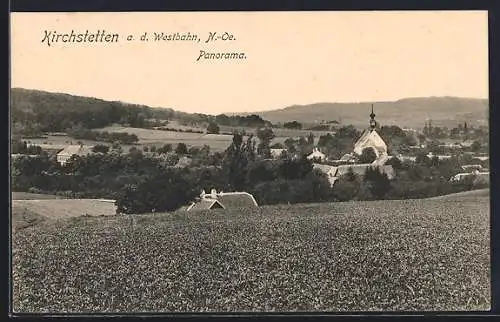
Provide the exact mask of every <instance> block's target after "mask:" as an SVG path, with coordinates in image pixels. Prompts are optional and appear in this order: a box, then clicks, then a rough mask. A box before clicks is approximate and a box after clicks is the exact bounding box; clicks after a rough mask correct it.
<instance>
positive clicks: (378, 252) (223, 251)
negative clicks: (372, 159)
mask: <svg viewBox="0 0 500 322" xmlns="http://www.w3.org/2000/svg"><path fill="white" fill-rule="evenodd" d="M488 207H489V198H487V197H476V198H475V199H474V200H472V199H467V200H465V201H457V200H453V201H446V200H406V201H376V202H346V203H334V204H316V205H300V206H299V205H297V206H274V207H263V208H261V209H259V210H255V211H251V212H250V211H245V212H244V213H243V212H238V211H232V212H228V211H219V212H212V213H210V212H207V213H177V214H173V215H172V214H170V215H169V214H157V215H154V216H153V215H143V216H135V217H121V216H118V217H104V218H71V219H68V220H59V221H56V222H55V223H51V224H45V223H41V224H40V225H38V226H37V227H31V228H28V229H24V230H22V231H20V232H19V233H18V234H17V235H16V238H15V243H14V247H15V250H16V251H15V253H14V258H13V263H14V309H15V311H18V312H19V311H33V312H42V311H43V312H49V311H52V312H77V311H80V312H81V311H108V312H110V311H115V312H118V311H121V312H123V311H134V312H137V311H270V310H276V311H293V310H300V311H316V310H319V311H338V310H340V311H345V310H348V311H359V310H415V309H417V310H487V309H489V298H490V290H489V287H490V275H489V273H490V269H489V267H490V261H489V208H488ZM132 218H135V219H132Z"/></svg>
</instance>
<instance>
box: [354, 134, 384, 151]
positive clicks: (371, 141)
mask: <svg viewBox="0 0 500 322" xmlns="http://www.w3.org/2000/svg"><path fill="white" fill-rule="evenodd" d="M368 147H371V148H373V149H374V150H375V153H376V154H377V156H378V155H380V154H387V145H386V144H385V142H384V140H383V139H382V137H380V135H379V134H378V133H377V131H375V130H373V131H371V130H365V131H364V132H363V134H362V135H361V137H360V138H359V140H358V141H357V142H356V143H355V144H354V152H355V153H356V154H358V155H361V154H362V153H363V150H364V149H365V148H368Z"/></svg>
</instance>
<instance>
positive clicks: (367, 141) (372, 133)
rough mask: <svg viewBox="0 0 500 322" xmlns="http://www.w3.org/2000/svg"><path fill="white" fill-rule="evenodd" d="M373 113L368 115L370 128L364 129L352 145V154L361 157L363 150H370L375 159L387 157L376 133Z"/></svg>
mask: <svg viewBox="0 0 500 322" xmlns="http://www.w3.org/2000/svg"><path fill="white" fill-rule="evenodd" d="M375 116H376V115H375V112H374V111H373V104H372V111H371V113H370V126H369V128H368V129H366V130H365V131H364V132H363V134H362V135H361V137H360V138H359V139H358V141H357V142H356V143H355V144H354V153H356V154H357V155H361V154H362V153H363V150H364V149H366V148H372V149H373V150H374V151H375V154H376V155H377V158H379V157H380V156H387V145H386V144H385V142H384V140H383V139H382V137H380V135H379V134H378V133H377V121H375Z"/></svg>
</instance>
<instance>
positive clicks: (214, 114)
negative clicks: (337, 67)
mask: <svg viewBox="0 0 500 322" xmlns="http://www.w3.org/2000/svg"><path fill="white" fill-rule="evenodd" d="M14 89H21V90H28V91H38V92H44V93H49V94H61V95H70V96H76V97H82V98H93V99H98V100H101V101H105V102H118V103H121V104H125V105H139V106H143V107H149V108H161V109H172V110H174V111H176V112H182V113H186V114H205V115H212V116H217V115H222V114H226V115H228V114H229V115H239V114H258V113H266V112H273V111H282V110H285V109H287V108H291V107H304V106H307V105H318V104H377V103H393V102H398V101H402V100H405V99H425V98H458V99H473V100H487V101H488V100H489V97H486V98H485V97H470V96H453V95H442V96H436V95H430V96H408V97H400V98H397V99H392V100H377V101H315V102H311V103H306V104H292V105H288V106H284V107H282V108H275V109H269V110H260V111H249V112H231V111H227V112H220V113H208V112H204V113H202V112H186V111H182V110H179V109H176V108H175V107H167V106H152V105H147V104H145V103H132V102H127V101H122V100H119V99H113V100H111V99H105V98H102V97H97V96H85V95H82V94H78V93H71V92H58V91H48V90H43V89H36V88H26V87H11V88H10V90H11V91H12V90H14ZM9 94H10V93H9Z"/></svg>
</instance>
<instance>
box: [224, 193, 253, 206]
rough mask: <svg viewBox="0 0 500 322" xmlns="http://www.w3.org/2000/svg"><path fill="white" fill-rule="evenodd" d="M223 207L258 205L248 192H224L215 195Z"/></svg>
mask: <svg viewBox="0 0 500 322" xmlns="http://www.w3.org/2000/svg"><path fill="white" fill-rule="evenodd" d="M217 200H218V201H219V202H220V203H221V204H222V205H223V206H224V208H249V207H258V204H257V201H255V198H254V197H253V196H252V195H251V194H249V193H248V192H225V193H221V194H219V195H218V196H217Z"/></svg>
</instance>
